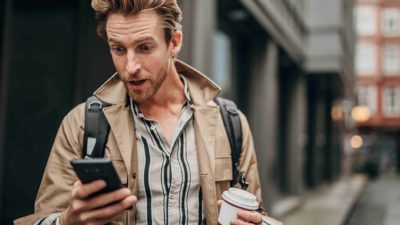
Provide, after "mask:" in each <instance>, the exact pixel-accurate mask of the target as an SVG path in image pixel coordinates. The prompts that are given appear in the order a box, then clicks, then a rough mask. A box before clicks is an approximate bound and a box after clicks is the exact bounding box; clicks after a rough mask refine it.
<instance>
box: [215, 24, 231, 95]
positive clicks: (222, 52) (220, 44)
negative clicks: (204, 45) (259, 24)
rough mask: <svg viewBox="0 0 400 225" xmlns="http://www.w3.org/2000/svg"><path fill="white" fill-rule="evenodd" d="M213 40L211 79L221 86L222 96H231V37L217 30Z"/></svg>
mask: <svg viewBox="0 0 400 225" xmlns="http://www.w3.org/2000/svg"><path fill="white" fill-rule="evenodd" d="M213 41H214V43H213V46H214V48H213V56H214V60H213V62H214V63H213V70H212V72H213V80H214V81H215V82H216V83H217V84H218V85H219V86H220V87H221V88H222V95H223V96H225V97H230V98H233V96H232V95H233V93H232V91H233V83H232V80H233V78H232V58H231V57H232V44H231V39H230V37H229V36H228V35H227V34H225V33H223V32H222V31H217V32H216V33H215V34H214V40H213Z"/></svg>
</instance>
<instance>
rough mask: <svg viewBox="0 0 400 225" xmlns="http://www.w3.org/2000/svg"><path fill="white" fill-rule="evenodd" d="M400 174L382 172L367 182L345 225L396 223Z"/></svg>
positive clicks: (398, 217) (398, 208) (398, 218)
mask: <svg viewBox="0 0 400 225" xmlns="http://www.w3.org/2000/svg"><path fill="white" fill-rule="evenodd" d="M399 187H400V176H399V175H396V174H394V173H393V174H383V175H381V176H380V177H378V178H377V179H376V180H373V181H371V182H369V184H368V186H367V188H366V189H365V191H364V193H363V194H362V195H361V197H360V199H359V201H358V202H357V204H356V206H355V208H354V211H353V212H352V213H351V215H350V216H349V218H348V223H347V225H375V224H382V225H397V224H399V221H400V188H399Z"/></svg>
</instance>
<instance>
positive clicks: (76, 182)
mask: <svg viewBox="0 0 400 225" xmlns="http://www.w3.org/2000/svg"><path fill="white" fill-rule="evenodd" d="M79 186H82V182H81V181H80V180H77V181H75V183H74V187H79Z"/></svg>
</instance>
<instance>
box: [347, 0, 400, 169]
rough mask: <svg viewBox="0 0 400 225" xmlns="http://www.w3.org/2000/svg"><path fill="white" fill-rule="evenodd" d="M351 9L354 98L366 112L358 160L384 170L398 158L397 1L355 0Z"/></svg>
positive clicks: (399, 36)
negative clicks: (354, 33)
mask: <svg viewBox="0 0 400 225" xmlns="http://www.w3.org/2000/svg"><path fill="white" fill-rule="evenodd" d="M354 12H355V18H356V20H355V24H356V30H357V35H358V41H357V51H356V52H357V53H356V57H355V61H356V74H357V101H358V104H359V105H362V106H364V107H365V108H366V109H367V112H368V114H369V118H367V119H366V120H364V121H360V122H358V127H359V130H360V133H361V135H362V136H363V137H364V145H363V147H362V148H361V153H360V154H361V155H360V157H361V159H360V160H361V162H368V163H373V164H375V166H376V167H377V168H376V169H378V170H383V171H384V170H386V169H390V168H392V167H394V165H396V163H397V166H398V165H399V162H400V161H399V157H400V156H399V155H400V154H399V153H398V152H399V146H400V142H399V140H398V139H399V138H398V137H399V135H400V2H399V1H396V0H358V1H357V5H356V7H355V11H354ZM396 161H397V162H396Z"/></svg>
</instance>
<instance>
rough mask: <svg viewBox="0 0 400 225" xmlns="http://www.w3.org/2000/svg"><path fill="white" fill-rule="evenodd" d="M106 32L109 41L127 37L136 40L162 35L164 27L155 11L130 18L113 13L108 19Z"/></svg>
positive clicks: (148, 11) (130, 16)
mask: <svg viewBox="0 0 400 225" xmlns="http://www.w3.org/2000/svg"><path fill="white" fill-rule="evenodd" d="M106 31H107V36H108V39H110V38H113V39H115V38H117V39H120V38H126V37H131V38H135V39H136V38H141V37H143V36H149V35H150V36H157V35H161V34H162V32H160V31H162V26H161V23H160V19H159V16H158V14H157V13H156V12H155V11H154V10H146V11H143V12H140V13H137V14H134V15H129V16H124V15H122V14H119V13H111V14H110V15H109V16H108V18H107V25H106Z"/></svg>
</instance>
